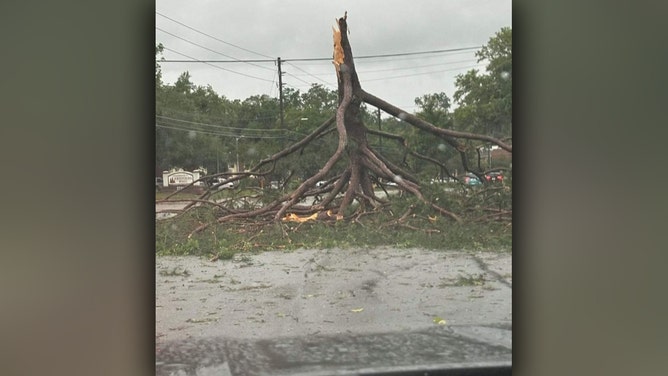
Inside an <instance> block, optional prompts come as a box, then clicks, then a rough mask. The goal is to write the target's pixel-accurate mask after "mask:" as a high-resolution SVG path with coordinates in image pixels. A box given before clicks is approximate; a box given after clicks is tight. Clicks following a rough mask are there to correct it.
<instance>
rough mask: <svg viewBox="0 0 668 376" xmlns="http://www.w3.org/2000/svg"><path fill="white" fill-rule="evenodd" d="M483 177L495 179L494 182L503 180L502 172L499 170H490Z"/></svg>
mask: <svg viewBox="0 0 668 376" xmlns="http://www.w3.org/2000/svg"><path fill="white" fill-rule="evenodd" d="M485 178H486V179H487V181H490V182H492V181H496V182H502V181H503V174H502V173H501V172H490V173H489V174H487V175H485Z"/></svg>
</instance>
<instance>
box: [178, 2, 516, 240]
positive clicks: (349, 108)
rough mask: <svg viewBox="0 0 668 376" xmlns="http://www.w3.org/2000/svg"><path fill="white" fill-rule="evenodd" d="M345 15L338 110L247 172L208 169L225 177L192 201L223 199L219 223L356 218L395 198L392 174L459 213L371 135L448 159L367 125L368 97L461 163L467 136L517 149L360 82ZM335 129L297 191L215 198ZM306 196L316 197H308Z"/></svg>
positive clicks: (337, 57) (338, 43) (405, 187)
mask: <svg viewBox="0 0 668 376" xmlns="http://www.w3.org/2000/svg"><path fill="white" fill-rule="evenodd" d="M346 20H347V15H344V16H343V17H341V18H339V19H338V20H337V25H336V27H334V28H333V32H334V33H333V34H334V38H333V39H334V53H333V63H334V67H335V71H336V76H337V82H338V108H337V110H336V113H335V114H334V115H333V116H332V117H330V118H329V119H328V120H326V121H325V122H324V123H322V124H321V125H320V126H319V127H318V128H317V129H315V130H314V131H313V132H311V133H310V134H309V135H307V136H306V137H304V138H302V139H301V140H299V141H297V142H295V143H294V144H292V145H290V146H288V147H286V148H285V149H283V150H281V151H279V152H278V153H276V154H274V155H272V156H270V157H268V158H266V159H264V160H261V161H260V162H259V163H258V164H257V165H256V166H254V167H252V168H251V169H249V170H248V171H246V172H236V173H219V174H214V175H210V176H208V177H207V178H211V177H215V178H222V180H221V181H219V182H218V183H216V184H213V186H211V187H210V188H209V189H208V190H207V191H206V192H205V193H204V194H202V195H201V196H200V197H199V199H198V200H192V203H191V204H190V206H193V205H196V204H198V203H199V204H210V205H213V206H215V207H217V208H218V209H220V210H219V211H218V213H219V214H218V216H217V221H218V222H219V223H222V222H227V221H232V220H237V219H249V218H253V219H256V220H260V221H266V222H277V221H286V220H295V221H304V220H342V219H354V218H357V217H359V216H361V215H363V214H365V213H368V212H370V211H377V210H382V208H384V207H386V206H387V205H388V203H389V199H388V198H389V195H388V194H387V192H386V191H385V194H384V195H379V194H377V193H376V191H375V189H374V186H379V187H381V188H382V187H383V182H385V183H387V182H393V184H394V185H396V187H397V188H398V189H399V190H400V191H401V192H403V193H406V194H410V195H413V196H415V197H416V198H417V199H418V200H419V201H421V202H422V203H424V205H426V206H427V207H429V208H431V209H432V210H433V211H434V212H436V213H439V214H440V215H443V216H445V217H448V218H451V219H452V220H454V221H458V222H459V221H461V218H460V216H459V215H458V214H457V213H454V212H452V211H451V210H448V208H445V207H442V206H439V205H438V204H437V203H435V202H433V201H431V200H429V199H428V198H426V197H425V196H424V195H423V192H422V189H421V182H420V181H419V179H418V177H416V176H415V175H414V174H413V173H412V172H411V171H410V170H409V169H408V168H407V166H405V165H401V164H397V163H393V162H392V161H391V160H390V159H388V158H386V157H385V156H383V154H382V153H380V152H379V151H377V150H374V148H372V147H371V146H370V144H369V142H368V140H367V135H368V134H373V135H377V136H380V137H385V138H388V139H392V140H394V141H396V142H398V143H399V144H400V145H401V146H402V147H403V148H404V150H405V153H406V154H409V155H411V156H412V157H414V158H417V159H421V160H424V161H426V162H428V163H434V164H436V165H438V166H439V167H440V168H442V169H445V170H446V171H447V169H446V168H445V166H444V165H443V164H442V163H441V162H439V161H438V160H436V159H434V158H431V157H429V156H426V155H422V154H420V153H419V152H418V151H416V150H413V149H412V148H411V147H410V145H408V143H407V141H406V140H405V139H404V138H403V137H401V136H399V135H396V134H392V133H386V132H381V131H376V130H371V129H368V128H367V127H366V126H365V125H364V124H363V122H362V116H361V110H360V109H361V105H362V103H366V104H369V105H371V106H374V107H376V108H378V109H380V110H382V111H384V112H386V113H387V114H390V115H392V116H394V117H396V118H399V119H401V120H402V121H403V123H405V124H408V125H410V126H413V127H415V128H417V129H418V130H420V131H423V132H427V133H429V134H431V135H433V136H434V137H436V138H438V139H440V140H442V142H443V143H444V145H445V144H447V145H449V147H452V148H453V149H454V150H456V152H457V153H458V154H459V155H460V160H461V163H462V166H463V168H464V170H466V171H472V172H476V171H474V170H473V169H471V168H470V166H469V164H470V163H469V160H468V158H469V157H467V153H469V152H470V151H471V145H470V144H469V143H467V142H466V141H472V140H475V141H479V142H484V143H487V144H493V145H497V146H498V147H500V148H501V149H504V150H506V151H507V152H509V153H512V145H510V144H508V143H507V141H506V140H501V139H498V138H495V137H491V136H488V135H483V134H474V133H469V132H460V131H455V130H451V129H447V128H441V127H438V126H435V125H433V124H431V123H429V122H427V121H425V120H423V119H420V118H418V117H417V116H415V115H412V114H409V113H408V112H406V111H403V110H401V109H400V108H398V107H395V106H394V105H392V104H390V103H387V102H386V101H384V100H383V99H381V98H378V97H376V96H374V95H372V94H370V93H368V92H366V91H365V90H364V89H363V88H362V86H361V84H360V81H359V77H358V75H357V72H356V70H355V62H354V59H353V53H352V48H351V45H350V42H349V40H348V27H347V22H346ZM333 131H336V132H337V133H338V145H337V148H336V150H335V152H334V153H333V154H332V155H331V157H329V159H328V160H327V161H326V163H325V164H324V165H323V166H322V168H321V169H320V170H319V171H318V172H317V173H315V174H313V175H312V176H310V177H309V178H306V179H304V180H303V181H302V182H301V183H300V184H299V185H298V186H297V187H296V188H295V189H294V190H292V191H291V192H289V193H286V194H284V195H281V196H279V197H275V198H273V199H272V200H270V201H268V202H267V201H266V200H265V201H261V200H256V201H254V202H255V204H254V205H252V206H250V207H248V206H246V207H239V205H235V202H236V203H238V200H239V198H236V199H235V200H228V201H224V200H223V201H214V200H212V199H211V195H212V193H213V192H215V191H216V189H217V188H218V187H219V186H221V185H224V184H229V183H238V182H239V181H242V180H245V179H248V178H256V179H258V178H259V179H262V178H263V177H264V176H268V175H269V174H271V173H272V172H273V171H274V169H275V168H276V165H277V162H278V161H280V160H281V159H283V158H285V157H287V156H289V155H291V154H293V153H295V152H298V151H299V150H303V148H305V147H306V146H307V145H309V144H310V143H312V142H314V140H317V139H319V138H321V137H323V135H325V134H327V133H330V132H333ZM344 157H346V158H345V160H347V162H348V165H347V167H345V168H343V169H342V170H341V169H339V170H338V171H339V172H338V173H336V174H335V176H331V175H332V171H333V167H334V166H335V165H336V164H337V163H338V162H340V161H341V160H343V159H344ZM341 171H342V172H341ZM448 174H449V173H448ZM476 174H477V175H478V176H479V177H480V178H481V180H484V178H483V176H482V175H481V174H480V171H479V169H478V171H477V172H476ZM323 181H324V184H323V183H322V182H323ZM319 182H320V183H319ZM316 183H319V184H316ZM383 190H384V189H383ZM304 202H310V203H307V204H305V203H304ZM207 226H209V224H202V225H201V226H199V227H198V228H197V229H195V230H194V232H199V231H201V230H203V229H204V228H206V227H207Z"/></svg>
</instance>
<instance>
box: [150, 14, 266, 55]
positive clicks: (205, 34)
mask: <svg viewBox="0 0 668 376" xmlns="http://www.w3.org/2000/svg"><path fill="white" fill-rule="evenodd" d="M155 14H157V15H158V16H160V17H164V18H166V19H168V20H170V21H172V22H174V23H177V24H179V25H181V26H183V27H186V28H188V29H190V30H192V31H194V32H196V33H199V34H202V35H204V36H207V37H209V38H211V39H214V40H216V41H218V42H221V43H224V44H226V45H228V46H232V47H235V48H238V49H240V50H243V51H246V52H250V53H252V54H255V55H258V56H262V57H267V58H270V59H273V58H272V57H271V56H267V55H265V54H261V53H259V52H255V51H251V50H249V49H247V48H244V47H241V46H237V45H236V44H232V43H230V42H226V41H224V40H222V39H219V38H216V37H214V36H212V35H209V34H207V33H205V32H202V31H199V30H197V29H195V28H193V27H190V26H188V25H186V24H184V23H182V22H179V21H177V20H175V19H173V18H170V17H167V16H165V15H164V14H162V13H160V12H158V11H156V12H155Z"/></svg>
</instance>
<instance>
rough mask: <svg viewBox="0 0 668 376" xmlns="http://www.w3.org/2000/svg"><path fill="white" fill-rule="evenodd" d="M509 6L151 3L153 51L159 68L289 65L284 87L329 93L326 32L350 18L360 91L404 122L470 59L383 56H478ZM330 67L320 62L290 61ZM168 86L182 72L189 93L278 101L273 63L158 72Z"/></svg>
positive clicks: (429, 1)
mask: <svg viewBox="0 0 668 376" xmlns="http://www.w3.org/2000/svg"><path fill="white" fill-rule="evenodd" d="M511 6H512V2H511V0H415V1H410V2H409V1H405V0H404V1H400V0H336V1H316V0H283V1H277V0H188V1H183V0H156V34H155V35H156V43H162V44H163V45H164V46H165V48H166V50H165V51H164V54H163V57H164V58H165V59H167V60H191V58H195V59H198V60H249V59H259V60H272V59H276V58H277V57H281V59H283V60H287V61H285V62H284V63H283V66H282V69H283V71H284V72H285V74H284V76H283V82H284V84H285V86H288V87H292V88H296V89H299V90H300V91H301V92H305V91H307V90H308V88H309V87H310V85H311V84H312V83H319V84H322V85H324V86H325V87H327V88H330V89H336V76H335V73H334V68H333V66H332V63H331V60H329V59H331V56H332V26H333V25H334V24H335V19H336V18H338V17H341V16H343V14H344V12H345V11H347V12H348V26H349V29H350V35H349V38H350V43H351V45H352V48H353V54H354V56H355V65H356V68H357V71H358V74H359V78H360V82H361V84H362V87H363V88H364V89H365V90H366V91H368V92H370V93H372V94H374V95H376V96H379V97H381V98H383V99H385V100H387V101H388V102H390V103H392V104H394V105H396V106H398V107H401V108H403V109H405V110H407V111H408V112H413V111H414V110H415V103H414V99H415V98H416V97H420V96H422V95H424V94H430V93H437V92H445V93H446V94H447V95H448V97H450V98H451V99H452V96H453V94H454V90H455V85H454V83H455V76H456V75H458V74H462V73H465V72H466V71H468V70H470V69H474V68H478V69H480V70H484V65H485V64H484V63H477V62H476V60H477V59H476V58H475V56H474V52H475V51H474V50H463V51H455V52H440V53H430V54H423V55H409V56H397V57H386V58H366V59H365V58H362V57H363V56H374V55H384V54H403V53H409V52H423V51H438V50H450V49H462V48H468V47H480V46H483V45H485V44H486V43H487V42H488V41H489V39H490V38H491V37H492V36H493V35H494V34H495V33H496V32H498V31H499V30H500V29H501V28H502V27H505V26H508V27H511V26H512V17H511ZM301 58H328V60H323V61H290V59H301ZM160 65H161V67H162V72H163V80H164V81H165V82H166V83H168V84H173V83H174V81H175V80H176V79H177V78H178V76H179V75H180V74H181V73H183V72H185V71H189V72H190V75H191V80H192V82H193V83H195V84H196V85H202V86H206V85H211V86H212V87H213V89H214V90H215V91H216V93H218V94H219V95H223V96H225V97H226V98H228V99H245V98H247V97H249V96H251V95H259V94H268V95H270V96H273V97H278V85H277V83H278V76H277V69H276V65H275V64H274V63H273V62H254V63H242V62H236V61H235V62H233V63H209V64H204V63H168V62H163V63H161V64H160Z"/></svg>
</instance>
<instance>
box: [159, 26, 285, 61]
mask: <svg viewBox="0 0 668 376" xmlns="http://www.w3.org/2000/svg"><path fill="white" fill-rule="evenodd" d="M156 30H159V31H162V32H163V33H165V34H168V35H171V36H173V37H174V38H177V39H180V40H182V41H184V42H187V43H190V44H192V45H193V46H197V47H199V48H203V49H205V50H207V51H211V52H213V53H215V54H218V55H221V56H225V57H227V58H230V59H234V60H236V61H238V62H241V63H245V64H248V65H252V66H254V67H258V68H261V69H267V70H271V71H273V69H271V68H267V67H263V66H262V65H257V64H253V63H251V62H248V61H242V60H241V59H237V58H235V57H233V56H230V55H225V54H224V53H222V52H218V51H215V50H212V49H210V48H208V47H206V46H202V45H201V44H197V43H195V42H193V41H190V40H188V39H185V38H182V37H180V36H178V35H176V34H172V33H170V32H169V31H166V30H163V29H161V28H159V27H156Z"/></svg>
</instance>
